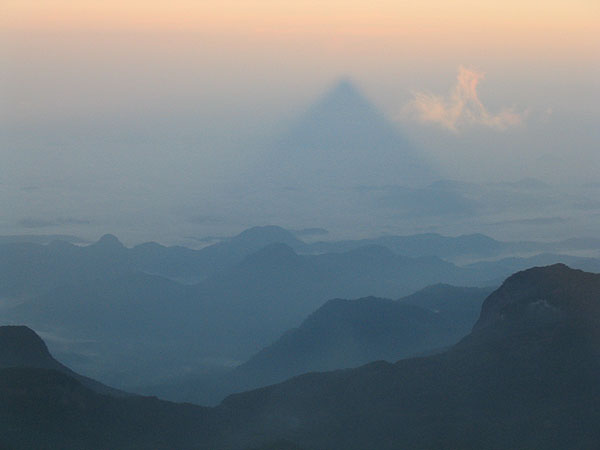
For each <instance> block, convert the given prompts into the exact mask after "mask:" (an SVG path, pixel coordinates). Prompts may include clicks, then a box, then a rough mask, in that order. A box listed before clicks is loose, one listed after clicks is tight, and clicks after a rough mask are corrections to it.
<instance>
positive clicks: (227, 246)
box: [0, 226, 305, 298]
mask: <svg viewBox="0 0 600 450" xmlns="http://www.w3.org/2000/svg"><path fill="white" fill-rule="evenodd" d="M274 243H285V244H286V245H290V246H292V247H294V248H295V249H296V250H302V249H303V246H304V245H305V244H304V243H303V242H302V241H300V240H298V239H296V238H295V237H294V235H293V234H292V233H291V232H289V231H287V230H284V229H283V228H280V227H275V226H266V227H254V228H250V229H248V230H246V231H244V232H242V233H240V234H239V235H237V236H234V237H232V238H230V239H226V240H224V241H223V242H220V243H217V244H214V245H211V246H208V247H205V248H203V249H201V250H192V249H189V248H184V247H165V246H163V245H160V244H157V243H155V242H148V243H145V244H140V245H137V246H135V247H133V248H127V247H125V246H124V245H123V244H122V243H121V242H120V241H119V240H118V239H117V238H116V237H115V236H113V235H110V234H106V235H104V236H102V237H101V238H100V240H98V242H95V243H94V244H91V245H87V246H78V245H74V244H71V243H69V242H66V241H61V240H55V241H53V242H51V243H50V244H48V245H41V244H39V243H29V242H11V243H2V242H0V298H1V297H16V298H24V297H25V298H26V297H31V296H34V295H39V294H42V293H44V292H47V291H49V290H51V289H54V288H57V287H59V286H63V285H65V284H73V283H81V282H85V281H90V280H95V279H97V278H106V277H114V276H117V275H121V274H123V273H129V272H135V271H137V272H146V273H149V274H155V275H162V276H164V277H169V278H172V279H176V280H179V281H184V282H186V283H187V282H198V281H201V280H203V279H206V278H207V277H209V276H210V275H213V274H215V273H217V272H218V271H220V270H222V269H224V268H227V267H231V266H234V265H235V264H238V263H239V262H241V261H242V260H243V259H244V258H245V257H246V256H248V255H250V254H251V253H253V252H256V251H258V250H260V249H261V248H263V247H265V246H266V245H269V244H274Z"/></svg>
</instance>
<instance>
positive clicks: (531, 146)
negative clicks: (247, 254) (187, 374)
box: [0, 0, 600, 243]
mask: <svg viewBox="0 0 600 450" xmlns="http://www.w3.org/2000/svg"><path fill="white" fill-rule="evenodd" d="M539 5H540V4H539V2H535V1H532V0H531V1H504V2H490V1H485V2H470V1H459V2H452V3H451V4H450V3H449V2H444V1H434V0H430V1H425V2H417V1H414V2H412V1H407V2H392V1H381V2H361V1H354V2H340V1H326V2H316V1H296V2H276V1H267V0H263V1H258V0H256V1H236V2H233V1H229V2H212V1H207V2H201V3H199V2H189V1H171V2H165V1H150V2H134V1H129V2H127V3H126V5H123V4H122V2H116V1H102V2H100V1H83V2H71V1H45V2H37V1H22V0H21V1H8V2H4V3H3V6H2V7H0V8H1V9H0V17H1V18H0V26H1V28H2V45H1V52H2V60H3V61H4V63H3V65H2V68H1V69H0V83H1V86H2V89H1V97H0V101H1V128H0V133H1V134H0V139H1V152H2V153H1V154H2V165H1V166H0V183H1V184H0V198H1V201H2V204H3V206H4V207H3V215H2V218H1V220H0V233H2V234H20V233H53V232H69V233H74V234H78V235H81V236H83V237H85V238H89V239H96V238H97V237H98V236H99V235H101V234H103V233H104V232H107V231H111V232H114V233H116V234H118V235H119V237H122V238H123V239H124V240H125V242H126V243H137V242H142V241H145V240H150V239H153V240H158V241H161V242H165V243H182V242H184V243H189V242H190V240H189V238H190V237H194V238H200V237H203V236H206V235H215V234H217V235H221V234H223V233H225V234H233V233H235V232H239V231H241V230H242V229H243V228H245V227H247V226H251V225H264V224H269V223H277V224H280V225H284V226H287V227H290V228H304V227H324V228H327V229H328V230H330V232H331V234H332V236H354V237H357V236H365V235H370V236H373V235H379V234H383V233H396V234H408V233H413V232H422V231H437V232H442V233H446V234H459V233H464V232H486V233H488V234H491V235H493V236H494V237H499V238H506V237H511V238H513V237H516V236H518V237H519V238H523V239H525V238H531V237H541V238H546V239H551V238H557V237H570V236H575V235H591V234H593V233H594V230H597V226H598V222H599V221H600V205H598V203H597V201H596V198H598V193H599V192H598V191H599V186H600V185H599V184H598V183H600V178H599V176H598V173H599V172H598V167H600V155H599V153H598V142H599V138H600V126H599V125H600V123H599V122H600V107H599V106H598V105H599V104H600V89H599V84H598V80H599V79H600V62H599V59H598V51H599V50H600V30H599V28H598V23H599V21H600V6H599V5H598V2H596V1H593V0H589V1H586V0H580V1H547V2H544V4H543V7H540V6H539ZM340 79H346V80H351V84H352V85H353V86H355V87H356V91H357V92H358V93H359V94H360V96H362V97H364V98H365V99H366V100H368V101H369V102H371V103H372V104H373V105H374V107H375V108H377V109H378V111H380V112H381V114H382V115H383V116H385V119H386V120H387V121H388V122H390V123H392V124H393V125H394V126H395V127H397V129H398V133H399V134H401V135H402V136H404V137H405V138H406V140H407V141H409V142H410V143H411V146H412V147H414V148H415V149H416V151H417V153H418V155H419V157H421V158H422V159H423V160H424V161H426V162H427V164H428V165H429V166H430V168H431V170H432V173H435V176H432V178H431V180H423V183H421V185H419V183H416V184H415V183H411V182H408V181H407V180H406V179H403V178H402V177H399V179H398V180H391V181H390V180H389V179H386V180H381V182H380V183H377V182H374V181H373V178H376V177H375V176H373V177H372V178H368V177H366V176H365V180H356V182H355V183H351V182H350V181H349V180H347V179H346V178H345V177H344V175H343V174H344V173H347V172H340V173H338V174H336V173H335V171H333V173H332V174H330V175H329V176H327V177H326V179H327V181H326V182H325V181H323V180H325V178H321V179H319V180H318V181H316V182H315V184H313V185H312V186H300V187H299V186H295V188H296V190H290V189H287V190H282V189H283V188H284V186H281V185H279V186H277V185H270V186H267V185H264V183H262V181H264V178H265V177H263V176H260V175H257V173H260V168H261V167H263V166H267V167H268V164H266V163H265V161H269V160H270V159H272V158H271V155H273V152H276V150H277V148H278V147H277V144H276V143H278V142H280V141H281V139H282V137H285V136H287V135H288V133H289V130H290V129H295V127H296V124H297V123H299V121H301V118H302V117H305V114H306V113H307V111H310V110H311V109H310V108H311V107H312V105H314V104H317V103H318V102H319V99H321V98H322V97H323V96H325V97H326V96H327V95H328V94H327V93H328V92H329V91H330V89H334V88H335V86H337V83H338V81H339V80H340ZM274 149H275V150H274ZM339 158H342V159H343V156H340V157H339ZM339 158H338V159H339ZM374 158H378V156H376V155H374V154H371V153H369V152H364V153H363V154H361V155H359V156H358V157H357V159H356V164H357V166H358V167H371V166H372V167H374V169H373V171H378V169H377V166H376V165H373V164H372V161H371V160H372V159H374ZM302 164H303V165H304V166H305V167H304V169H303V170H305V171H306V173H321V172H323V171H324V168H323V167H321V166H319V164H320V163H319V162H318V161H315V160H312V159H310V158H308V159H305V160H303V162H302ZM311 164H313V166H311ZM273 170H274V171H276V170H277V169H276V168H273ZM371 175H376V174H371ZM300 178H302V176H300ZM523 179H526V180H529V184H527V183H525V184H521V185H519V184H517V185H514V184H513V185H511V186H512V187H508V188H506V185H502V186H505V187H504V188H501V189H500V188H498V185H497V184H496V185H493V186H490V185H489V183H507V182H508V183H514V182H519V181H520V180H523ZM532 179H535V180H537V181H539V182H541V183H539V184H535V183H534V184H532V183H533V181H532ZM440 180H454V181H460V182H462V183H464V182H469V183H476V185H477V186H478V187H474V185H467V187H465V185H464V184H461V185H460V186H461V187H460V189H458V188H457V187H456V184H452V186H453V187H452V188H451V189H450V188H448V186H449V184H448V182H447V181H443V182H442V183H441V184H439V183H438V184H437V185H435V188H434V189H433V191H432V190H431V188H428V187H427V186H430V184H431V183H434V182H435V181H440ZM444 183H445V184H444ZM482 185H484V186H486V187H485V188H481V186H482ZM524 185H527V186H529V187H528V188H527V189H525V191H523V190H522V189H523V188H522V186H524ZM365 186H366V187H367V188H368V189H378V192H379V194H381V195H379V194H377V195H378V197H377V198H378V201H377V202H375V203H374V202H373V201H371V200H372V197H368V198H367V197H363V198H361V199H358V200H357V194H356V192H357V190H356V189H359V188H363V191H361V192H364V188H365ZM468 186H470V187H468ZM494 186H495V187H494ZM515 186H521V188H517V187H515ZM532 186H537V187H533V188H532ZM540 186H542V187H540ZM287 187H288V188H289V187H290V186H287ZM390 189H391V190H392V191H393V195H394V196H396V197H394V198H395V199H396V200H394V203H392V204H390V203H389V202H388V203H386V201H387V200H385V199H386V198H388V196H389V195H391V194H389V192H390ZM398 189H408V191H402V194H401V195H400V194H398V192H399V191H398ZM415 189H416V191H415ZM532 190H533V191H535V192H533V193H532ZM406 192H408V194H407V193H406ZM474 192H475V193H477V195H475V194H474ZM398 195H400V197H401V200H398V197H397V196H398ZM450 195H451V196H452V199H453V200H452V201H451V202H448V201H444V200H442V203H443V204H444V205H445V206H447V205H448V204H450V205H451V206H449V207H446V209H443V208H441V206H440V204H439V203H435V202H432V201H431V199H432V198H440V196H441V198H442V199H445V198H447V196H450ZM382 198H383V200H382ZM463 200H465V201H466V202H467V203H469V206H468V207H467V206H465V205H466V204H465V203H463ZM415 203H419V213H418V214H415V208H414V204H415ZM421 205H425V206H426V207H425V208H421ZM482 205H483V206H482ZM532 205H533V206H535V207H534V208H533V207H532ZM324 207H326V208H327V209H328V212H329V214H328V215H327V217H323V214H322V210H323V208H324ZM452 208H455V209H452ZM566 233H567V234H569V236H565V234H566Z"/></svg>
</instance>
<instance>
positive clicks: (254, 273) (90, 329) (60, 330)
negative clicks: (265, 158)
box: [0, 227, 600, 388]
mask: <svg viewBox="0 0 600 450" xmlns="http://www.w3.org/2000/svg"><path fill="white" fill-rule="evenodd" d="M273 241H283V242H285V243H273ZM392 241H394V240H393V239H392ZM411 241H414V242H421V243H422V252H423V253H425V254H429V253H432V252H434V251H436V249H437V250H440V251H441V249H446V252H447V253H446V254H449V253H454V254H456V252H458V251H462V252H463V254H468V253H473V252H474V251H477V252H479V253H480V254H481V253H483V252H485V251H486V250H484V249H485V248H488V249H490V248H494V247H498V246H502V245H504V244H506V243H501V242H499V241H494V240H492V239H490V238H486V237H484V236H477V235H474V236H463V237H457V238H449V237H441V236H436V235H418V236H414V237H406V238H402V237H398V238H397V239H396V241H395V242H396V244H397V245H400V244H398V243H399V242H402V245H401V246H399V247H396V248H399V249H401V248H404V250H405V251H407V252H409V253H410V249H411V248H413V249H416V248H417V246H416V244H411ZM348 242H349V241H348ZM385 242H387V243H388V245H389V247H392V248H393V245H392V243H391V242H390V241H389V240H388V238H385V239H382V241H381V243H385ZM427 242H429V243H431V246H429V247H428V244H426V243H427ZM361 244H364V245H361ZM316 245H321V244H316ZM344 245H349V244H348V243H345V244H344ZM506 245H508V244H506ZM511 245H512V244H511ZM573 245H578V244H577V243H575V244H573ZM0 247H1V248H0V249H1V250H2V251H0V267H1V268H2V270H0V279H1V280H0V281H1V283H0V290H1V291H2V292H1V293H0V294H1V295H0V308H1V310H2V323H4V324H26V325H28V326H31V327H32V328H33V329H35V330H37V331H41V332H44V333H45V336H46V337H47V338H48V343H49V345H50V347H51V349H52V350H53V352H55V353H56V354H57V355H59V356H60V358H61V359H62V360H64V361H66V362H67V363H68V364H70V365H71V366H73V367H75V368H76V370H78V371H79V372H82V373H85V374H87V375H89V376H93V377H94V378H99V379H100V380H102V381H103V382H105V383H108V384H113V385H116V386H118V387H120V388H125V387H132V386H141V385H144V384H145V385H152V384H161V383H163V382H165V381H166V380H168V379H176V378H180V377H181V376H184V375H190V374H192V373H201V372H204V371H206V370H207V369H210V370H211V371H212V370H213V369H218V370H221V369H225V368H228V367H232V366H235V365H238V364H240V363H242V362H244V361H246V360H247V359H248V358H250V357H251V356H252V355H254V354H255V353H257V352H259V351H260V350H261V349H263V348H264V347H266V346H268V345H271V344H273V343H274V341H275V340H276V339H278V338H279V336H281V335H282V333H284V332H286V331H287V330H289V329H292V328H294V327H297V326H298V325H299V324H300V323H301V322H302V321H303V320H304V319H305V318H306V317H307V316H308V315H309V314H311V313H312V312H314V311H315V310H317V309H318V308H320V307H321V306H322V305H323V304H325V302H327V301H328V300H330V299H333V298H346V299H351V298H360V297H366V296H376V297H385V298H398V297H399V296H402V295H407V294H410V293H412V292H415V291H417V290H419V289H422V288H424V287H426V286H428V285H431V284H435V283H450V284H453V285H462V286H469V285H470V286H477V285H479V286H490V285H497V284H499V283H500V282H501V281H502V279H503V278H504V277H506V276H507V275H509V274H510V273H512V272H515V271H517V270H522V269H524V268H526V267H529V266H532V265H544V264H552V263H556V262H565V263H568V264H570V265H572V266H574V267H578V268H582V269H586V270H591V271H598V270H600V263H599V261H598V260H597V259H593V258H579V257H570V256H565V255H555V254H542V255H537V256H534V257H529V258H516V257H515V258H508V259H501V260H496V261H480V262H477V263H473V264H470V265H467V266H457V265H456V264H453V263H450V262H447V261H444V260H442V259H440V258H438V257H436V256H411V257H406V256H402V255H400V254H397V253H395V252H394V251H392V250H390V248H389V247H384V246H381V245H373V244H372V243H369V242H368V241H367V242H365V241H360V242H359V243H357V244H356V246H355V247H350V249H349V250H342V251H339V252H335V251H332V252H326V253H319V252H316V251H314V248H313V247H312V244H306V243H304V242H302V241H300V240H299V239H297V238H296V237H295V236H293V234H292V233H290V232H288V231H286V230H283V229H281V228H279V227H259V228H253V229H250V230H247V231H245V232H244V233H242V234H240V235H238V236H236V237H234V238H232V239H230V240H226V241H224V242H222V243H219V244H215V245H213V246H209V247H207V248H205V249H202V250H190V249H185V248H181V247H163V246H160V245H158V244H153V243H149V244H142V245H140V246H136V247H134V248H127V247H125V246H123V244H121V243H120V242H119V241H118V239H117V238H116V237H114V236H111V235H106V236H104V237H103V238H102V239H100V240H99V241H98V242H97V243H95V244H92V245H89V246H84V247H78V246H75V245H71V244H68V243H65V242H60V241H56V242H53V243H52V244H49V245H38V244H27V243H20V244H6V245H3V246H0ZM255 249H258V250H255ZM294 249H296V250H294ZM413 253H417V252H416V251H413ZM488 254H489V253H488ZM210 261H214V267H213V266H211V265H210V263H209V262H210ZM207 267H210V270H209V269H206V268H207ZM182 279H185V280H188V284H183V283H181V282H179V281H176V280H182ZM194 279H201V280H202V281H200V282H199V283H192V284H189V282H190V281H191V280H194ZM133 317H135V320H132V318H133ZM471 323H472V322H471ZM156 354H162V355H164V356H163V357H164V358H165V360H166V361H168V364H157V362H156V358H155V355H156ZM148 373H151V374H153V376H154V377H155V378H154V379H148V377H147V374H148Z"/></svg>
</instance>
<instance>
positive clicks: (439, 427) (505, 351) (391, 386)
mask: <svg viewBox="0 0 600 450" xmlns="http://www.w3.org/2000/svg"><path fill="white" fill-rule="evenodd" d="M599 298H600V275H598V274H592V273H586V272H583V271H579V270H573V269H570V268H568V267H567V266H565V265H562V264H557V265H552V266H547V267H536V268H532V269H528V270H526V271H523V272H519V273H516V274H514V275H512V276H511V277H509V278H508V279H507V280H506V281H505V282H504V283H503V284H502V286H501V287H500V288H498V289H497V290H496V291H494V292H493V293H492V294H491V295H490V296H488V297H487V298H486V300H485V301H484V303H483V306H482V309H481V314H480V317H479V319H478V321H477V323H476V324H475V326H474V327H473V331H472V332H471V333H470V334H469V335H468V336H466V337H465V338H464V339H462V340H461V341H460V342H459V343H457V344H456V345H454V346H453V347H451V348H449V349H447V350H445V351H442V352H440V353H437V354H435V355H431V356H421V357H415V358H409V359H402V360H400V361H398V362H395V363H390V362H384V361H379V362H373V363H370V364H367V365H365V366H361V367H359V368H355V369H345V370H336V371H333V372H322V373H310V374H305V375H301V376H299V377H295V378H292V379H290V380H288V381H285V382H283V383H280V384H277V385H273V386H269V387H265V388H261V389H257V390H254V391H249V392H245V393H241V394H235V395H232V396H230V397H228V398H227V399H226V400H225V401H224V402H223V403H222V404H221V405H219V406H218V407H216V408H201V407H196V406H192V405H184V404H173V403H168V402H163V401H160V400H156V399H152V398H143V397H133V398H116V397H111V396H104V395H101V394H97V393H94V392H93V391H91V390H89V389H88V388H86V387H85V386H83V385H82V384H80V383H79V382H77V381H76V380H74V379H73V378H71V377H69V376H68V375H65V374H62V373H59V372H56V371H53V370H48V369H35V368H10V369H0V400H1V401H2V404H3V408H2V409H0V416H1V420H0V436H2V438H1V442H2V444H4V445H6V446H8V447H10V448H17V449H19V448H32V447H35V448H64V449H69V448H92V449H93V448H107V447H110V448H181V449H188V448H189V449H191V448H195V449H212V450H226V449H227V450H249V449H267V448H281V449H284V448H289V449H299V448H301V449H304V450H325V449H328V450H337V449H349V450H352V449H362V450H370V449H373V450H375V449H378V450H387V449H390V450H391V449H397V448H428V449H430V448H461V449H479V448H486V449H488V448H493V449H529V448H545V449H563V448H573V449H587V448H596V447H597V446H598V445H599V443H600V432H599V431H598V428H597V426H596V423H597V422H598V420H599V419H600V417H599V413H598V411H600V408H599V407H598V406H599V405H600V389H598V386H597V379H598V376H599V375H600V348H599V347H598V342H600V341H599V340H598V338H599V337H600V331H599V330H600V303H599V301H598V299H599Z"/></svg>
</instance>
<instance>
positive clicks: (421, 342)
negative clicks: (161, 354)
mask: <svg viewBox="0 0 600 450" xmlns="http://www.w3.org/2000/svg"><path fill="white" fill-rule="evenodd" d="M490 292H491V289H487V288H486V289H484V288H461V287H454V286H449V285H434V286H430V287H428V288H425V289H423V290H421V291H418V292H416V293H415V294H412V295H410V296H408V297H405V298H402V299H400V300H398V301H393V300H388V299H382V298H375V297H366V298H361V299H358V300H342V299H336V300H330V301H328V302H327V303H325V305H323V306H322V307H320V308H319V309H317V310H316V311H315V312H313V313H312V314H310V315H309V316H308V317H307V318H306V319H305V320H304V321H303V322H302V324H301V325H300V326H299V327H298V328H294V329H291V330H289V331H287V332H286V333H284V334H283V335H282V336H281V337H280V338H279V339H278V340H276V341H275V342H274V343H273V344H272V345H270V346H268V347H266V348H264V349H263V350H261V351H260V352H258V353H257V354H256V355H254V356H252V357H251V358H250V359H249V360H248V361H247V362H245V363H244V364H242V365H240V366H238V367H236V368H234V369H232V370H230V371H228V372H226V373H218V374H205V375H202V376H196V377H187V378H186V379H185V380H175V381H172V382H170V383H163V384H161V385H158V386H153V387H150V388H144V389H141V392H143V393H146V394H153V395H157V396H159V397H161V398H166V399H169V400H176V401H190V402H194V403H198V404H202V405H207V404H217V403H219V402H220V401H221V400H222V399H223V398H224V397H225V396H226V395H228V394H231V393H234V392H241V391H244V390H248V389H253V388H257V387H261V386H266V385H269V384H273V383H278V382H281V381H283V380H285V379H287V378H291V377H293V376H296V375H300V374H303V373H307V372H314V371H326V370H335V369H343V368H349V367H357V366H359V365H362V364H366V363H368V362H371V361H377V360H386V361H397V360H399V359H401V358H406V357H408V356H412V355H415V354H418V353H422V352H429V351H432V350H434V349H436V350H438V351H439V349H440V348H442V347H448V346H450V345H453V344H455V343H456V342H458V340H459V339H461V338H463V337H464V336H465V335H467V334H468V333H469V331H470V330H471V328H472V327H473V324H474V323H475V321H476V320H477V317H478V316H479V311H480V310H481V304H482V303H483V300H484V299H485V297H487V295H488V294H489V293H490Z"/></svg>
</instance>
